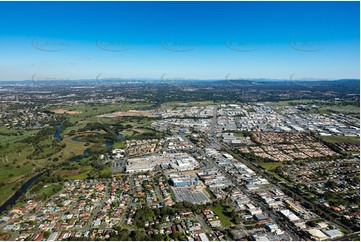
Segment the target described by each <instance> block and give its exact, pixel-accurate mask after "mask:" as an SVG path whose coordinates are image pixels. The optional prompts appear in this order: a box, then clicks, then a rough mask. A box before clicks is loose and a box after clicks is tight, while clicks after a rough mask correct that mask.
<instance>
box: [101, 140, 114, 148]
mask: <svg viewBox="0 0 361 242" xmlns="http://www.w3.org/2000/svg"><path fill="white" fill-rule="evenodd" d="M103 144H105V146H106V147H110V146H112V145H113V144H114V142H112V141H104V142H103Z"/></svg>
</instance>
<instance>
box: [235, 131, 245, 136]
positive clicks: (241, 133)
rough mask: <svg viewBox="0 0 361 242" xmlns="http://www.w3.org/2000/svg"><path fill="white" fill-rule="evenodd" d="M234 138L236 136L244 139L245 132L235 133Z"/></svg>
mask: <svg viewBox="0 0 361 242" xmlns="http://www.w3.org/2000/svg"><path fill="white" fill-rule="evenodd" d="M234 136H236V137H243V136H244V135H243V132H235V133H234Z"/></svg>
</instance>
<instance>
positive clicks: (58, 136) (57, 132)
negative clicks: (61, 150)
mask: <svg viewBox="0 0 361 242" xmlns="http://www.w3.org/2000/svg"><path fill="white" fill-rule="evenodd" d="M62 128H63V125H62V124H59V125H58V128H57V129H56V131H55V135H54V137H55V138H56V139H57V140H59V141H61V140H62V138H61V137H60V132H61V129H62Z"/></svg>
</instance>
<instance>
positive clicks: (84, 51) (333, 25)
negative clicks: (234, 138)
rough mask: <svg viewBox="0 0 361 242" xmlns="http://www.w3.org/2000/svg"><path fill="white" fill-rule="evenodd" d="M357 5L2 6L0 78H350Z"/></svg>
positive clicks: (354, 72)
mask: <svg viewBox="0 0 361 242" xmlns="http://www.w3.org/2000/svg"><path fill="white" fill-rule="evenodd" d="M359 17H360V16H359V2H222V3H220V2H182V3H179V2H157V3H154V2H153V3H147V2H103V3H100V2H86V3H85V2H36V3H18V2H1V3H0V29H1V31H0V53H1V56H0V73H1V74H2V75H1V76H0V81H11V80H31V79H34V78H35V79H36V80H39V81H41V80H61V79H68V80H79V79H97V77H98V78H99V77H100V78H103V79H106V78H117V77H119V78H124V79H161V78H162V77H163V78H164V79H165V80H177V79H179V80H193V79H194V80H224V79H226V78H229V79H240V80H242V79H260V78H264V79H281V80H309V79H314V80H337V79H358V80H359V78H360V77H359V73H360V69H359V66H360V55H359V53H360V47H359V41H360V37H359V36H360V31H359V29H360V24H359Z"/></svg>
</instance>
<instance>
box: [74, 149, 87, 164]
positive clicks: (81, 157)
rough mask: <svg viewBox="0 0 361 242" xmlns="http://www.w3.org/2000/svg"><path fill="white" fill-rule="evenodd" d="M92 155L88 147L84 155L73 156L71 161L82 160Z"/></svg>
mask: <svg viewBox="0 0 361 242" xmlns="http://www.w3.org/2000/svg"><path fill="white" fill-rule="evenodd" d="M90 155H91V153H90V150H89V149H86V150H84V152H83V155H78V156H75V157H73V158H71V159H70V160H69V161H70V162H76V161H80V160H82V159H84V158H86V157H89V156H90Z"/></svg>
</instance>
